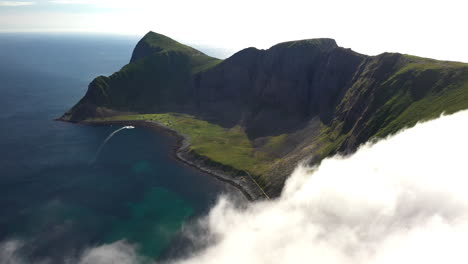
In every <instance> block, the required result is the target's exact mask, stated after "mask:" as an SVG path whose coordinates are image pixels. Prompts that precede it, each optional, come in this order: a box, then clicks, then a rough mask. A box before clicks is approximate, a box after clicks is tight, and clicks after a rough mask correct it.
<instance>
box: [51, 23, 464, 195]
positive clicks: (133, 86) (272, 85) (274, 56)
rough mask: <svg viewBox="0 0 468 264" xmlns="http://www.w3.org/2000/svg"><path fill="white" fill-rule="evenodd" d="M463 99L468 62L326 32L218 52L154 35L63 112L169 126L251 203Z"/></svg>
mask: <svg viewBox="0 0 468 264" xmlns="http://www.w3.org/2000/svg"><path fill="white" fill-rule="evenodd" d="M466 108H468V64H466V63H461V62H449V61H438V60H433V59H428V58H420V57H416V56H411V55H405V54H399V53H383V54H380V55H377V56H367V55H364V54H360V53H357V52H355V51H353V50H351V49H347V48H342V47H339V46H338V45H337V44H336V42H335V41H334V40H333V39H307V40H298V41H290V42H284V43H280V44H277V45H275V46H273V47H271V48H269V49H267V50H260V49H256V48H252V47H251V48H246V49H243V50H241V51H239V52H237V53H235V54H234V55H232V56H231V57H229V58H227V59H225V60H219V59H217V58H213V57H210V56H208V55H206V54H204V53H202V52H200V51H198V50H196V49H194V48H191V47H189V46H187V45H184V44H181V43H179V42H177V41H175V40H173V39H171V38H169V37H166V36H164V35H161V34H158V33H155V32H149V33H147V34H146V35H145V36H144V37H143V38H142V39H141V40H140V41H139V42H138V44H137V45H136V47H135V49H134V51H133V54H132V57H131V59H130V62H129V63H128V64H127V65H125V66H124V67H123V68H122V69H121V70H120V71H118V72H116V73H114V74H112V75H111V76H99V77H97V78H96V79H94V80H93V81H92V82H91V83H90V85H89V87H88V91H87V93H86V94H85V96H84V97H83V98H82V99H81V100H80V101H79V102H78V103H77V104H76V105H75V106H73V107H72V108H71V109H70V110H69V111H67V112H66V113H65V114H64V115H63V116H62V117H60V118H59V120H62V121H68V122H77V123H84V124H91V125H103V124H104V125H107V124H122V125H134V126H145V127H149V128H152V129H156V130H159V131H169V132H170V133H171V134H173V135H175V136H177V137H178V138H179V143H178V146H177V149H176V151H175V154H176V156H177V158H178V159H180V160H181V161H183V162H185V163H187V164H189V165H191V166H195V167H196V168H198V169H201V170H202V171H205V172H208V173H209V174H211V175H213V176H216V177H217V178H219V179H221V180H224V181H227V182H229V183H231V184H233V185H235V186H237V187H238V188H240V189H241V190H242V191H243V192H244V194H245V195H246V196H247V197H248V198H249V199H251V200H256V199H264V198H266V199H270V198H275V197H277V196H278V195H279V194H280V193H281V190H282V188H283V186H284V184H285V181H286V179H287V177H288V176H289V175H290V174H291V172H292V171H293V170H294V168H295V167H296V166H297V165H298V164H299V163H301V162H303V163H306V164H308V165H311V166H313V165H316V164H319V163H320V162H321V161H322V160H323V159H324V158H326V157H329V156H331V155H335V154H342V155H346V154H349V153H352V152H354V151H356V149H357V148H359V146H360V145H362V144H363V143H366V142H370V141H372V140H375V139H378V138H383V137H386V136H388V135H390V134H394V133H396V132H397V131H400V130H402V129H404V128H407V127H411V126H414V125H415V124H416V123H418V122H420V121H424V120H429V119H433V118H436V117H438V116H440V115H441V114H443V113H445V114H450V113H454V112H456V111H459V110H462V109H466Z"/></svg>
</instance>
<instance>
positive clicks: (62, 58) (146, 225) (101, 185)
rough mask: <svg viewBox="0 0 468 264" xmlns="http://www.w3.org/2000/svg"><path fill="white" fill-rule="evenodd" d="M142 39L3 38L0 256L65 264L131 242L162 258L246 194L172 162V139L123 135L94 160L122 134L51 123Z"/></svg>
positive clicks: (133, 132) (0, 39)
mask: <svg viewBox="0 0 468 264" xmlns="http://www.w3.org/2000/svg"><path fill="white" fill-rule="evenodd" d="M138 39H139V38H137V37H127V36H112V35H107V36H102V35H77V34H6V33H4V34H0V109H1V111H0V257H2V256H3V257H5V256H6V255H5V254H10V255H11V249H8V245H10V246H11V245H12V241H14V242H15V243H14V245H16V246H15V249H14V251H15V252H14V253H15V254H16V255H21V258H22V259H24V260H26V261H28V262H32V263H36V262H41V261H45V262H47V263H64V262H66V261H67V260H70V259H74V258H77V257H79V255H80V254H82V253H83V251H85V250H86V249H89V248H92V247H95V246H99V245H102V244H109V243H113V242H115V241H120V240H124V241H126V242H127V243H130V244H132V245H136V247H137V248H138V254H141V255H143V256H146V257H149V258H152V259H158V258H161V257H164V256H165V255H168V253H167V252H172V253H171V254H172V255H173V254H174V252H177V245H179V244H183V243H179V242H180V241H179V242H177V241H178V240H180V239H179V238H180V236H181V234H180V231H181V229H182V227H183V226H184V225H186V224H188V223H190V222H191V221H194V219H196V218H197V217H198V216H201V215H204V214H205V213H207V212H208V209H209V208H210V207H211V206H212V205H213V204H214V203H215V202H216V199H217V197H218V196H219V195H220V194H221V193H226V192H231V193H234V195H240V194H239V193H238V192H237V191H236V190H234V189H233V188H232V187H229V186H227V185H226V184H225V183H222V182H220V181H218V180H216V179H215V178H213V177H211V176H209V175H206V174H203V173H200V172H198V171H196V170H194V169H192V168H189V167H187V166H185V165H184V164H182V163H180V162H178V161H176V160H175V159H174V158H172V157H171V155H170V153H171V151H172V148H173V147H174V143H175V142H174V140H175V139H174V138H172V137H169V136H168V135H164V134H156V133H154V132H152V131H149V130H146V129H143V128H135V129H125V130H122V131H120V132H119V133H117V134H116V135H115V136H114V137H112V138H111V139H110V140H109V141H108V143H107V144H106V145H105V146H104V147H103V148H102V151H101V152H100V153H99V156H98V157H96V160H95V161H93V160H94V159H95V155H96V152H97V150H98V148H99V146H100V145H101V144H102V142H103V141H104V139H105V138H106V137H107V136H108V135H109V134H110V133H112V132H113V131H115V130H116V129H118V128H120V127H119V126H99V127H93V126H85V125H77V124H70V123H65V122H58V121H54V120H53V119H54V118H57V117H59V116H60V115H61V114H62V113H64V112H65V111H66V110H68V109H69V108H70V107H71V106H73V104H74V103H76V102H77V101H78V100H79V99H80V98H81V97H82V96H83V95H84V94H85V92H86V89H87V85H88V84H89V82H90V81H91V80H92V79H93V78H94V77H96V76H98V75H110V74H111V73H113V72H115V71H117V70H119V68H120V67H122V66H123V65H125V64H126V63H128V61H129V59H130V56H131V52H132V50H133V47H134V46H135V45H136V43H137V41H138ZM8 250H10V251H8ZM7 251H8V252H7ZM2 252H3V253H2ZM5 252H7V253H5ZM2 254H3V255H2ZM0 262H1V261H0Z"/></svg>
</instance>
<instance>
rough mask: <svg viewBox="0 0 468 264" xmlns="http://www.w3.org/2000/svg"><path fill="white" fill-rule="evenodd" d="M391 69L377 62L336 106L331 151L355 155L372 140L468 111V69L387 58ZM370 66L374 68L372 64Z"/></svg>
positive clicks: (403, 57) (422, 60) (407, 58)
mask: <svg viewBox="0 0 468 264" xmlns="http://www.w3.org/2000/svg"><path fill="white" fill-rule="evenodd" d="M386 56H391V57H392V60H393V61H392V65H390V66H388V65H387V66H388V67H387V69H388V71H387V72H386V73H387V75H386V76H381V75H379V72H378V71H379V69H381V68H382V67H384V68H385V67H386V66H385V65H384V64H385V62H383V61H379V59H381V58H377V59H374V62H373V63H376V65H374V66H375V67H372V66H367V67H366V69H365V70H364V72H363V73H362V74H361V75H360V76H359V77H358V78H357V80H356V82H355V84H354V86H353V87H352V88H351V89H350V90H348V93H347V94H346V95H345V97H344V99H343V101H342V102H341V104H340V105H339V106H338V107H337V113H336V118H335V119H334V122H333V123H332V124H331V126H330V127H328V128H327V133H325V134H326V136H325V137H324V138H326V140H328V141H329V142H330V143H328V144H327V145H328V150H327V151H325V152H324V154H326V155H328V154H329V153H334V152H336V151H337V150H353V149H355V148H356V147H357V146H359V145H360V144H362V143H364V142H366V141H368V140H369V139H371V138H382V137H385V136H388V135H390V134H394V133H396V132H397V131H399V130H401V129H403V128H406V127H411V126H414V125H415V124H416V123H417V122H421V121H425V120H430V119H433V118H436V117H438V116H440V115H441V114H442V113H446V114H450V113H454V112H456V111H459V110H463V109H467V108H468V64H465V63H459V62H447V61H437V60H432V59H426V58H419V57H415V56H409V55H401V54H388V55H386ZM369 65H372V63H370V64H369Z"/></svg>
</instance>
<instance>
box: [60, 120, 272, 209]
mask: <svg viewBox="0 0 468 264" xmlns="http://www.w3.org/2000/svg"><path fill="white" fill-rule="evenodd" d="M57 120H58V121H65V120H61V119H57ZM65 122H67V121H65ZM78 124H84V125H94V126H104V125H122V126H126V125H131V126H135V127H144V128H148V129H151V130H154V131H155V132H156V133H166V134H168V135H170V136H172V137H175V139H176V142H175V145H174V148H173V150H172V151H171V153H170V155H171V156H173V157H174V158H175V159H176V160H178V161H180V162H182V163H183V164H185V165H187V166H189V167H192V168H194V169H197V170H198V171H201V172H204V173H206V174H208V175H209V176H212V177H215V178H216V179H218V180H220V181H223V182H226V183H228V184H230V185H232V186H234V187H235V188H237V189H238V190H240V191H241V192H242V194H244V196H245V197H246V198H247V199H248V200H249V201H255V200H260V199H269V197H268V195H267V194H266V193H265V192H264V191H263V189H261V187H260V186H258V184H257V183H256V182H255V180H253V179H252V178H251V176H250V175H249V174H248V173H247V172H246V171H240V170H236V169H234V168H232V167H230V166H226V165H224V164H221V163H217V162H215V161H213V160H211V159H209V158H208V157H205V156H202V155H200V154H198V153H196V152H194V151H192V150H191V149H190V143H189V139H188V137H187V136H185V135H183V134H181V133H179V132H177V131H175V130H173V129H171V128H170V127H167V126H165V125H163V124H160V123H158V122H154V121H147V120H131V121H125V120H120V121H81V122H78Z"/></svg>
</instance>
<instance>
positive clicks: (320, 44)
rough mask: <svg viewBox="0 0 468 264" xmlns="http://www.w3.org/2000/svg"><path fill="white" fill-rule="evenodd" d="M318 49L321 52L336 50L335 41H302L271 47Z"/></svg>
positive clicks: (325, 39)
mask: <svg viewBox="0 0 468 264" xmlns="http://www.w3.org/2000/svg"><path fill="white" fill-rule="evenodd" d="M308 47H313V48H319V49H321V50H330V49H334V48H338V45H337V44H336V41H335V40H334V39H331V38H316V39H302V40H294V41H287V42H282V43H279V44H276V45H274V46H273V47H271V48H272V49H274V48H308Z"/></svg>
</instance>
